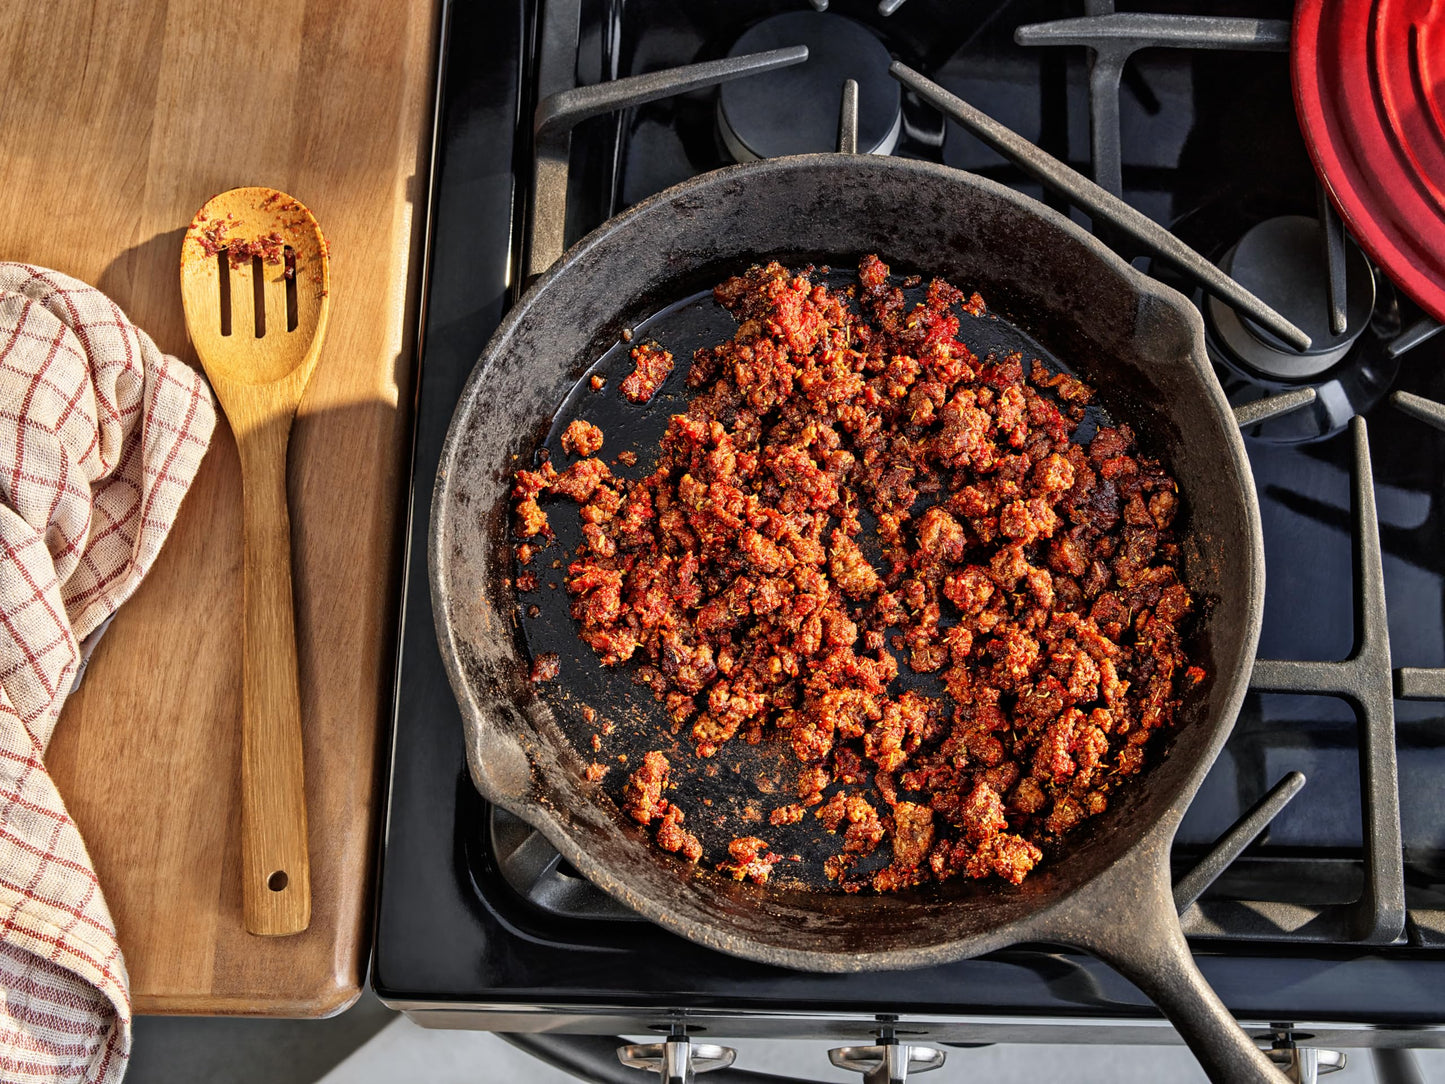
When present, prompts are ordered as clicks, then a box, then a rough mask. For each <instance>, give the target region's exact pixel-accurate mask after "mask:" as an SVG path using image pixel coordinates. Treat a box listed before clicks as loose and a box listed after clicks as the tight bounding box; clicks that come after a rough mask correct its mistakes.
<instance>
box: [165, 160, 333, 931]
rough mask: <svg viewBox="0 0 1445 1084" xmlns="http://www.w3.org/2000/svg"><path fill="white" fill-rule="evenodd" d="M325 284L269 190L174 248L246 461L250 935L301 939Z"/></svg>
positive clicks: (211, 211)
mask: <svg viewBox="0 0 1445 1084" xmlns="http://www.w3.org/2000/svg"><path fill="white" fill-rule="evenodd" d="M329 290H330V274H329V270H328V267H327V259H326V241H325V239H324V238H323V237H322V236H321V227H320V226H318V225H317V223H316V219H315V217H314V216H313V215H312V214H311V212H310V211H308V210H307V209H306V208H305V207H304V206H302V205H301V204H300V203H299V202H297V201H296V200H294V199H292V198H291V197H290V196H288V195H286V194H285V193H282V192H277V191H276V190H275V189H272V188H234V189H232V190H231V191H229V192H223V193H221V194H220V195H219V196H216V197H215V198H214V199H212V200H211V201H209V202H208V203H207V204H206V205H205V206H204V207H202V208H201V209H200V210H199V211H198V212H196V217H195V218H194V219H193V220H192V221H191V227H190V229H189V230H187V231H186V237H185V240H184V241H183V242H182V244H181V302H182V304H183V305H184V307H185V312H186V330H187V331H188V332H189V333H190V336H191V343H192V344H193V345H194V346H195V348H196V353H197V354H198V355H199V356H200V359H201V364H202V365H203V366H205V370H206V375H207V376H208V377H210V380H211V385H212V387H214V388H215V389H216V397H217V398H218V399H219V400H220V402H221V407H222V409H223V410H225V412H226V417H227V418H228V419H229V420H230V423H231V429H232V430H233V431H234V433H235V436H236V446H237V448H238V449H239V451H240V457H241V480H242V490H243V497H242V504H243V515H244V531H245V556H244V561H243V566H244V588H243V592H244V603H243V608H244V615H245V616H244V626H243V644H242V651H243V653H244V664H243V665H244V676H243V678H242V709H241V869H242V879H243V883H242V898H243V901H244V911H245V920H246V929H247V930H249V931H250V932H251V933H254V934H273V935H274V934H291V933H299V932H300V931H302V930H304V929H306V926H307V924H308V923H309V922H310V921H311V875H310V863H309V859H308V857H307V846H306V793H305V777H304V773H303V769H302V756H301V704H300V691H299V688H298V684H297V671H296V625H295V613H294V610H293V607H292V599H291V520H290V516H289V515H288V514H287V511H286V448H287V443H288V442H289V440H290V436H291V421H292V419H293V418H294V417H295V415H296V407H297V405H298V404H299V403H300V402H301V393H302V392H303V391H305V390H306V383H307V381H308V380H310V379H311V372H312V370H313V369H315V367H316V357H317V354H318V353H320V350H321V340H322V339H323V338H324V337H325V334H326V316H327V309H328V307H329V296H328V295H329Z"/></svg>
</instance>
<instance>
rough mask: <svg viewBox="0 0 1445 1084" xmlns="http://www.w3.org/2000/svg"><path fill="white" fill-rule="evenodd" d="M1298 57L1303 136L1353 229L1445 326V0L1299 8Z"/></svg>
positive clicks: (1362, 0) (1331, 0)
mask: <svg viewBox="0 0 1445 1084" xmlns="http://www.w3.org/2000/svg"><path fill="white" fill-rule="evenodd" d="M1290 53H1291V57H1290V63H1291V67H1292V69H1293V74H1294V97H1295V110H1296V112H1297V113H1298V114H1299V122H1300V129H1301V131H1303V133H1304V137H1305V143H1306V144H1307V145H1308V146H1309V151H1310V156H1311V157H1312V158H1313V159H1314V163H1315V170H1316V171H1317V172H1318V173H1319V175H1320V178H1321V179H1322V180H1323V181H1324V184H1325V188H1326V190H1327V191H1328V192H1329V194H1330V198H1331V200H1332V201H1333V202H1334V205H1335V206H1336V207H1337V208H1338V209H1339V212H1340V215H1341V217H1342V218H1343V219H1344V221H1345V225H1346V227H1347V228H1348V229H1349V231H1350V233H1351V234H1352V235H1353V236H1354V238H1355V239H1356V240H1357V241H1359V243H1360V244H1361V245H1362V246H1363V247H1364V249H1365V251H1366V252H1368V253H1369V254H1370V256H1371V257H1372V258H1373V259H1374V260H1375V262H1376V263H1378V264H1379V265H1380V267H1381V268H1383V269H1384V271H1385V273H1386V274H1387V275H1389V276H1390V278H1391V280H1392V281H1393V282H1394V283H1395V284H1396V285H1397V286H1399V287H1400V288H1401V289H1402V290H1404V291H1405V293H1407V294H1409V295H1410V297H1412V298H1414V299H1415V301H1417V302H1419V304H1420V305H1421V306H1423V307H1424V309H1425V310H1426V311H1427V312H1428V313H1430V315H1431V316H1433V317H1434V318H1435V319H1436V320H1441V321H1445V0H1299V2H1298V4H1297V5H1296V7H1295V18H1294V31H1293V40H1292V44H1291V47H1290Z"/></svg>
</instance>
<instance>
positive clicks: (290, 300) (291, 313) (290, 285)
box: [283, 245, 300, 331]
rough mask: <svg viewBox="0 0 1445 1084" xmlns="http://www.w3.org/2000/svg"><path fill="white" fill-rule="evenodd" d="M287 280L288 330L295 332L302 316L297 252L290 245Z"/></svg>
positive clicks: (286, 263)
mask: <svg viewBox="0 0 1445 1084" xmlns="http://www.w3.org/2000/svg"><path fill="white" fill-rule="evenodd" d="M284 267H285V271H284V272H283V273H284V275H285V278H286V330H287V331H295V330H296V325H297V324H298V323H299V322H300V314H299V310H298V308H297V301H296V250H295V249H293V248H292V247H291V246H290V245H287V246H286V259H285V261H284Z"/></svg>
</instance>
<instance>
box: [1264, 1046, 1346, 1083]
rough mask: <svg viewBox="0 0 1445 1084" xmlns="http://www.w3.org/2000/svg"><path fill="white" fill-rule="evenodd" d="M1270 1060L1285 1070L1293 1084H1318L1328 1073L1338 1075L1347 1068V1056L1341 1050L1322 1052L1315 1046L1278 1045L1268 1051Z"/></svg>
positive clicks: (1266, 1052) (1287, 1077)
mask: <svg viewBox="0 0 1445 1084" xmlns="http://www.w3.org/2000/svg"><path fill="white" fill-rule="evenodd" d="M1265 1054H1266V1055H1268V1057H1269V1060H1270V1061H1272V1062H1274V1063H1275V1064H1276V1065H1278V1066H1279V1067H1280V1068H1281V1069H1282V1070H1284V1075H1285V1077H1286V1079H1288V1080H1290V1081H1293V1084H1316V1082H1317V1081H1318V1080H1319V1078H1320V1077H1322V1076H1324V1074H1326V1073H1337V1072H1339V1071H1340V1070H1341V1069H1343V1068H1344V1067H1345V1060H1346V1059H1345V1055H1344V1053H1343V1052H1342V1051H1339V1050H1321V1049H1319V1048H1318V1047H1314V1046H1296V1045H1295V1044H1294V1043H1290V1042H1285V1043H1276V1044H1275V1045H1274V1046H1273V1047H1272V1048H1271V1049H1269V1050H1266V1051H1265Z"/></svg>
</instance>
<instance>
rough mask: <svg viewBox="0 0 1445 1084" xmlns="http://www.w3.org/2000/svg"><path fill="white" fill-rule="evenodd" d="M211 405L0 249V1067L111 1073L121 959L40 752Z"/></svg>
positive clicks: (76, 287) (105, 306)
mask: <svg viewBox="0 0 1445 1084" xmlns="http://www.w3.org/2000/svg"><path fill="white" fill-rule="evenodd" d="M215 420H216V416H215V410H214V408H213V406H212V404H211V396H210V392H209V390H208V389H207V387H206V385H205V383H204V381H202V379H201V378H200V376H198V375H197V373H196V372H195V371H194V370H192V369H190V368H189V367H187V366H186V365H184V364H183V363H182V362H180V361H178V360H176V359H175V358H173V357H168V356H166V355H165V354H163V353H161V351H160V350H159V349H158V348H157V347H156V344H155V343H153V342H152V341H151V340H150V338H149V337H147V336H146V335H145V334H144V333H143V332H141V331H139V330H138V329H137V328H136V327H135V326H134V325H133V324H132V323H131V322H130V321H129V320H127V319H126V317H125V314H124V313H122V312H121V311H120V309H119V308H117V307H116V305H115V303H114V302H112V301H111V300H110V299H109V298H107V297H106V296H105V295H104V294H102V293H100V292H99V291H98V290H94V289H92V288H91V287H89V286H86V285H85V284H84V283H82V282H78V281H76V280H75V279H72V278H69V277H67V276H65V275H62V274H58V273H57V272H54V271H47V270H45V269H43V268H39V267H30V266H28V265H25V264H16V263H0V1080H5V1081H15V1082H20V1081H61V1080H64V1081H72V1080H81V1081H104V1082H110V1081H118V1080H120V1078H121V1077H122V1076H123V1075H124V1073H125V1065H126V1060H127V1058H128V1056H129V1052H130V1019H131V1013H130V990H129V984H128V981H127V979H126V972H125V962H124V960H122V958H121V954H120V946H119V945H118V944H117V943H116V935H115V926H114V924H113V923H112V922H111V918H110V911H109V910H108V909H107V907H106V905H105V899H104V897H103V896H102V894H101V889H100V886H99V885H98V884H97V882H96V877H95V871H94V869H93V868H92V866H91V862H90V856H89V855H88V854H87V853H86V850H85V843H84V842H83V841H82V840H81V838H80V833H79V831H78V830H77V829H76V826H75V822H74V821H73V820H71V819H70V816H69V814H68V813H67V812H66V809H65V803H64V802H63V801H62V800H61V797H60V794H59V793H58V792H57V791H56V788H55V784H54V782H53V781H52V780H51V778H50V776H49V774H48V773H47V772H46V770H45V765H44V763H43V757H44V754H45V747H46V744H47V743H48V742H49V741H50V734H51V732H52V731H53V730H54V729H55V720H56V718H57V717H58V716H59V714H60V708H61V705H62V704H63V703H64V702H65V697H66V694H67V693H68V692H69V691H70V690H71V688H72V686H73V685H74V683H75V680H76V673H77V670H78V668H79V666H80V662H81V651H80V641H82V640H84V639H85V637H86V636H88V635H90V634H91V633H92V632H93V631H94V630H95V629H97V628H98V627H99V626H100V625H101V624H102V623H103V622H104V621H106V620H107V619H108V618H109V617H110V615H111V614H113V613H114V612H115V610H116V608H117V607H118V606H119V605H120V604H121V603H122V602H124V601H125V600H126V599H127V598H129V597H130V595H131V594H132V592H134V591H135V589H136V586H137V585H138V584H139V583H140V581H141V577H143V576H144V575H145V573H146V571H147V570H148V569H149V568H150V566H151V564H152V562H153V561H154V560H155V558H156V554H157V553H158V552H159V551H160V548H161V543H162V542H164V541H165V537H166V534H167V533H168V532H169V531H170V528H171V524H172V523H173V522H175V518H176V513H177V512H178V511H179V509H180V504H181V498H182V497H183V496H185V493H186V490H187V489H188V488H189V487H190V484H191V481H192V479H193V478H194V477H195V474H196V469H197V467H198V466H199V465H200V461H201V457H202V455H204V454H205V451H206V447H207V444H208V443H209V441H210V438H211V430H212V429H213V428H214V426H215Z"/></svg>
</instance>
